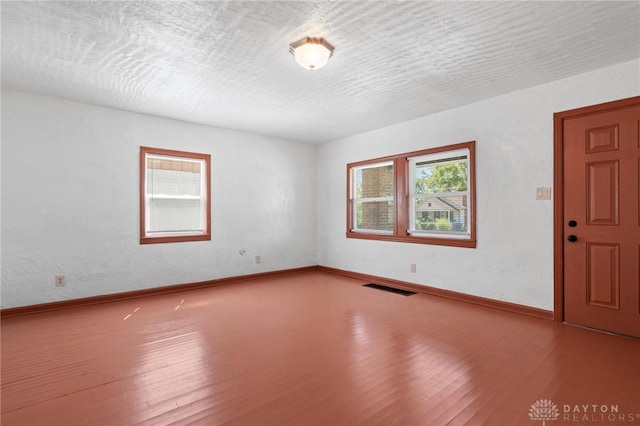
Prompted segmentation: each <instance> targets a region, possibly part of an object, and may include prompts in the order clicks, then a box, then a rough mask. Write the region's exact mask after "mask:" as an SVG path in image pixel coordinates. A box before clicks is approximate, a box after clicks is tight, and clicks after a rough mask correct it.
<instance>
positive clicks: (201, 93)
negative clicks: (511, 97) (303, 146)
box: [1, 0, 640, 143]
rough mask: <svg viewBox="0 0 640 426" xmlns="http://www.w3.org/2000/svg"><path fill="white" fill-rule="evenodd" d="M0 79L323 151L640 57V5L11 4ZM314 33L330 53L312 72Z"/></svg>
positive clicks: (5, 7) (6, 7)
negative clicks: (304, 54) (293, 48)
mask: <svg viewBox="0 0 640 426" xmlns="http://www.w3.org/2000/svg"><path fill="white" fill-rule="evenodd" d="M1 7H2V10H1V13H2V84H3V86H4V87H7V88H11V89H16V90H22V91H26V92H33V93H40V94H46V95H53V96H58V97H62V98H67V99H71V100H76V101H81V102H87V103H91V104H97V105H105V106H109V107H113V108H119V109H124V110H130V111H136V112H141V113H147V114H154V115H159V116H165V117H171V118H176V119H180V120H185V121H191V122H196V123H204V124H209V125H213V126H217V127H225V128H231V129H238V130H243V131H249V132H253V133H260V134H266V135H272V136H277V137H281V138H286V139H291V140H295V141H300V142H308V143H321V142H325V141H329V140H334V139H338V138H342V137H345V136H349V135H353V134H357V133H362V132H365V131H368V130H373V129H376V128H380V127H384V126H388V125H391V124H394V123H398V122H402V121H406V120H411V119H414V118H418V117H422V116H425V115H429V114H432V113H434V112H437V111H442V110H445V109H449V108H453V107H456V106H459V105H464V104H468V103H471V102H475V101H478V100H481V99H486V98H489V97H493V96H497V95H500V94H503V93H507V92H510V91H513V90H517V89H521V88H525V87H530V86H534V85H537V84H541V83H545V82H548V81H552V80H557V79H560V78H563V77H567V76H570V75H574V74H578V73H582V72H586V71H590V70H593V69H597V68H602V67H605V66H608V65H612V64H615V63H619V62H624V61H628V60H632V59H635V58H638V57H640V2H638V1H630V2H610V1H588V2H547V1H544V2H515V1H512V2H453V1H451V2H447V1H445V2H435V1H403V2H399V1H324V0H323V1H319V0H318V1H298V2H292V1H282V2H277V1H250V2H246V1H242V2H241V1H207V2H192V1H183V2H177V1H159V2H158V1H141V2H126V1H41V2H31V1H2V4H1ZM304 36H317V37H325V38H326V39H327V40H328V41H329V42H330V43H332V44H333V45H334V46H335V47H336V51H335V54H334V56H333V58H331V59H330V61H329V63H328V64H327V66H326V67H325V68H323V69H320V70H317V71H307V70H304V69H303V68H301V67H300V66H299V65H297V64H296V62H295V61H294V59H293V58H292V57H291V55H290V54H289V53H288V45H289V43H291V42H293V41H296V40H298V39H300V38H302V37H304Z"/></svg>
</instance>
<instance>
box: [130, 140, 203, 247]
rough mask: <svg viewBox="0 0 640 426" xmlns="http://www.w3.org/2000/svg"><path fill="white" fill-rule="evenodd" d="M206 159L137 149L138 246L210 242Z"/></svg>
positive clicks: (166, 151) (156, 149)
mask: <svg viewBox="0 0 640 426" xmlns="http://www.w3.org/2000/svg"><path fill="white" fill-rule="evenodd" d="M210 161H211V160H210V156H209V155H208V154H196V153H191V152H183V151H172V150H166V149H159V148H148V147H141V148H140V243H141V244H152V243H169V242H182V241H204V240H211V232H210V220H211V204H210V196H209V194H210V190H209V176H210Z"/></svg>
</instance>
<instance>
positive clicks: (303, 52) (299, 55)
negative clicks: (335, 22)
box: [289, 37, 335, 70]
mask: <svg viewBox="0 0 640 426" xmlns="http://www.w3.org/2000/svg"><path fill="white" fill-rule="evenodd" d="M334 50H335V48H334V47H333V46H332V45H331V44H330V43H329V42H328V41H327V40H325V39H323V38H321V37H320V38H318V37H305V38H303V39H300V40H298V41H294V42H293V43H291V44H290V45H289V52H291V54H292V55H293V57H294V58H296V62H297V63H298V64H300V66H301V67H303V68H306V69H308V70H317V69H318V68H322V67H324V66H325V65H326V64H327V62H328V61H329V58H330V57H331V55H333V51H334Z"/></svg>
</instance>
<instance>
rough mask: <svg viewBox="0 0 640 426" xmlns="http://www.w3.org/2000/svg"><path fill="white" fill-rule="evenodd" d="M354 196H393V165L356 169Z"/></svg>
mask: <svg viewBox="0 0 640 426" xmlns="http://www.w3.org/2000/svg"><path fill="white" fill-rule="evenodd" d="M356 188H357V191H358V193H357V194H356V198H373V197H391V196H393V165H384V166H378V167H367V168H358V169H356Z"/></svg>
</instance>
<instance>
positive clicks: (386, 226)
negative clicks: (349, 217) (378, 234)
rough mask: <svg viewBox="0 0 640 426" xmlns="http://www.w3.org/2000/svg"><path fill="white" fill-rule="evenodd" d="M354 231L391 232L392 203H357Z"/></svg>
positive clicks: (392, 219)
mask: <svg viewBox="0 0 640 426" xmlns="http://www.w3.org/2000/svg"><path fill="white" fill-rule="evenodd" d="M356 209H357V225H356V229H359V230H369V231H393V223H394V206H393V201H358V202H357V203H356Z"/></svg>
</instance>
